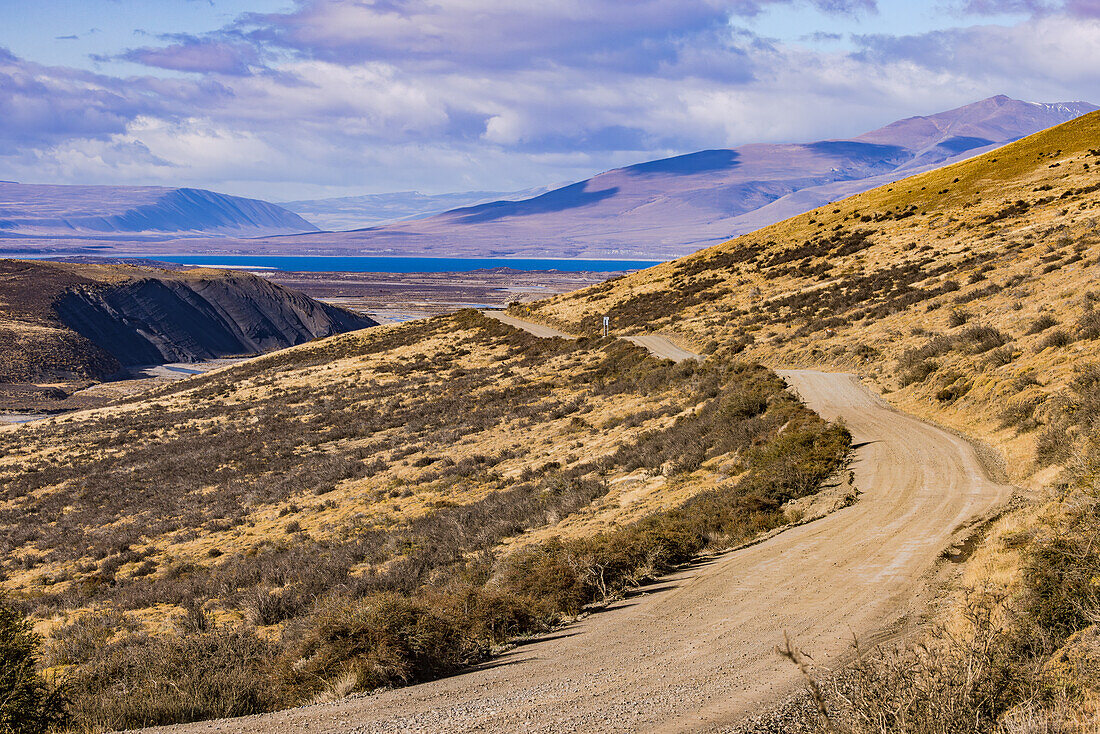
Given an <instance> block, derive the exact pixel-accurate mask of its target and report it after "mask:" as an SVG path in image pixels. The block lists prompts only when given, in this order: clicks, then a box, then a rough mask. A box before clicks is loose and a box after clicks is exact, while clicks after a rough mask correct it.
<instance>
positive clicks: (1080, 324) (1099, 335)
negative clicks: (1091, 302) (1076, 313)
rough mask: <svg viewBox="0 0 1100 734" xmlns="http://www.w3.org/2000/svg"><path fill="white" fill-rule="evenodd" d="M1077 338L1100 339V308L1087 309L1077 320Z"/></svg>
mask: <svg viewBox="0 0 1100 734" xmlns="http://www.w3.org/2000/svg"><path fill="white" fill-rule="evenodd" d="M1077 338H1078V339H1100V310H1097V309H1089V310H1088V311H1086V312H1085V314H1084V315H1083V316H1082V317H1081V318H1080V319H1078V320H1077Z"/></svg>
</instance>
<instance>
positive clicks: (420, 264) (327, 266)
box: [141, 255, 660, 273]
mask: <svg viewBox="0 0 1100 734" xmlns="http://www.w3.org/2000/svg"><path fill="white" fill-rule="evenodd" d="M141 257H145V258H148V259H150V260H160V261H162V262H169V263H177V264H180V265H209V266H211V267H218V266H224V267H231V268H255V269H260V270H286V271H296V272H312V273H324V272H329V273H467V272H469V271H471V270H483V269H486V268H513V269H515V270H560V271H564V272H570V273H578V272H582V271H590V272H600V273H603V272H609V271H618V270H641V269H642V268H649V267H652V266H654V265H656V264H658V263H659V262H660V261H659V260H554V259H538V258H466V257H310V256H304V255H299V256H295V255H286V256H284V255H141Z"/></svg>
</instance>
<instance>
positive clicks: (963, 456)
mask: <svg viewBox="0 0 1100 734" xmlns="http://www.w3.org/2000/svg"><path fill="white" fill-rule="evenodd" d="M782 374H783V376H784V378H785V379H786V380H787V381H788V382H789V384H791V386H792V387H793V388H794V389H795V390H797V391H798V393H799V394H800V395H801V396H802V398H803V399H804V400H805V401H806V402H807V403H808V404H809V405H810V407H812V408H813V409H814V410H816V411H818V412H819V413H820V414H821V415H823V416H824V417H826V418H829V419H835V418H843V419H844V420H845V421H846V423H847V425H848V427H849V429H850V430H851V432H852V435H853V438H854V441H855V445H856V450H855V460H854V463H853V466H852V469H853V471H854V473H855V482H856V486H857V487H859V488H860V489H861V490H862V491H863V495H862V497H861V498H860V500H859V501H858V502H857V503H856V504H855V505H853V506H851V507H848V508H845V509H843V510H840V511H838V512H835V513H833V514H831V515H828V516H826V517H824V518H822V519H820V520H816V521H814V522H812V523H808V524H806V525H802V526H798V527H795V528H792V529H790V530H787V531H786V532H783V533H780V534H778V535H776V536H774V537H772V538H770V539H768V540H766V541H765V542H762V543H759V544H757V545H754V546H750V547H747V548H743V549H740V550H737V551H733V552H729V553H726V554H724V555H722V556H719V557H717V558H714V559H711V560H709V561H707V562H704V563H701V564H699V565H697V566H695V567H692V568H689V569H685V570H683V571H681V572H680V573H677V574H675V575H673V576H671V577H669V578H668V579H666V580H664V581H662V582H661V583H659V584H657V585H656V586H655V587H652V588H651V589H649V591H648V593H645V594H643V595H640V596H636V597H634V598H631V599H629V600H626V601H624V602H620V603H618V604H615V605H614V606H612V607H611V608H609V609H607V610H606V611H603V612H600V613H598V614H595V615H593V616H591V617H588V618H587V619H584V620H582V621H580V622H578V623H576V624H574V625H572V626H570V627H567V628H566V629H564V630H562V631H560V632H558V633H557V634H554V635H550V636H549V637H547V638H545V639H542V640H539V641H537V642H534V643H531V644H526V645H522V646H520V647H517V648H516V649H514V650H512V651H511V652H509V653H507V654H505V655H503V656H502V657H500V658H497V659H495V660H493V661H492V662H490V663H488V664H486V665H484V666H482V667H479V668H477V669H475V670H473V671H471V672H468V673H465V674H462V675H458V676H454V677H451V678H446V679H443V680H439V681H435V682H432V683H426V684H422V685H418V686H412V687H409V688H405V689H399V690H394V691H387V692H384V693H380V694H376V695H370V696H363V697H358V698H350V699H345V700H343V701H339V702H336V703H330V704H321V705H316V706H310V707H305V708H298V709H291V710H289V711H284V712H279V713H275V714H266V715H263V716H256V717H248V718H244V719H236V720H227V721H219V722H209V723H199V724H191V725H185V726H180V727H169V728H166V729H158V730H157V731H174V732H187V733H188V734H192V733H197V732H214V731H217V732H223V733H230V732H241V733H244V732H249V733H252V732H260V733H262V734H284V733H285V734H289V733H290V732H302V731H308V732H357V733H358V732H364V733H365V732H424V733H425V734H436V733H438V734H443V733H444V732H446V733H448V734H457V733H459V732H543V733H546V734H550V733H551V732H554V733H557V732H574V731H575V732H594V731H599V732H605V731H621V732H628V731H630V732H633V731H642V732H662V733H663V732H686V731H722V730H723V729H724V728H726V727H729V726H731V725H733V724H735V723H736V722H738V721H739V720H741V719H742V718H744V717H746V716H748V715H750V714H753V713H756V712H758V711H759V710H760V709H761V708H762V707H764V706H766V705H768V704H770V703H773V702H776V701H777V700H779V699H781V698H782V697H784V696H785V695H787V694H789V693H790V692H792V691H793V690H794V689H796V688H797V687H798V686H799V685H800V679H799V674H798V671H797V670H795V669H794V667H793V666H792V665H791V664H790V663H788V662H785V661H782V660H781V659H780V658H779V657H778V656H777V655H776V653H775V647H776V646H777V645H778V644H781V643H782V641H783V635H784V632H787V633H789V634H790V635H791V637H792V639H793V640H794V641H795V643H796V645H797V646H798V647H799V648H800V649H802V650H803V651H805V652H806V653H809V654H810V655H812V656H813V659H814V661H815V662H816V663H817V664H819V665H824V666H828V665H830V664H833V663H837V662H839V661H842V660H843V659H844V658H845V657H846V656H847V655H848V654H849V652H850V645H851V642H852V639H853V635H855V636H858V637H859V638H860V639H862V640H864V641H866V640H874V639H878V638H879V637H880V636H881V635H882V634H883V633H884V632H886V633H888V632H889V631H890V630H892V629H895V628H896V627H897V626H898V624H899V622H900V621H902V620H904V619H906V618H912V617H913V616H915V615H918V614H919V613H920V611H921V610H922V609H923V608H924V599H923V596H924V595H923V594H919V593H917V591H916V589H917V588H918V587H920V586H921V581H922V580H923V579H927V578H930V577H931V576H932V572H933V571H934V569H935V568H937V564H938V563H944V562H945V561H942V560H940V555H941V551H943V550H944V549H945V548H946V547H947V546H948V545H949V544H950V543H952V542H954V541H957V540H959V539H960V534H961V533H963V532H965V531H963V530H961V528H963V527H965V526H966V525H967V524H968V523H971V522H972V521H974V520H976V519H978V518H982V517H985V516H988V515H989V514H990V513H992V512H993V511H994V510H995V509H996V508H997V507H998V506H999V505H1000V504H1001V503H1002V502H1003V501H1004V500H1005V499H1007V497H1008V495H1009V493H1010V488H1009V487H1006V486H1002V485H999V484H997V483H995V482H993V481H991V480H990V479H989V478H988V477H987V475H986V473H985V470H984V468H983V465H982V463H981V461H980V460H979V458H978V456H977V454H976V452H975V450H974V449H973V447H972V446H971V445H970V444H969V443H967V442H966V441H965V440H963V439H962V438H959V437H958V436H955V435H953V434H950V433H947V432H945V431H943V430H940V429H939V428H936V427H934V426H932V425H929V424H927V423H924V422H922V421H920V420H918V419H916V418H914V417H911V416H909V415H906V414H903V413H899V412H897V411H896V410H894V409H893V408H891V407H890V406H889V405H887V404H886V403H885V402H884V401H882V400H881V399H880V398H879V397H877V396H876V395H874V394H872V393H871V392H870V391H868V390H867V389H866V388H864V387H863V386H862V385H861V384H860V383H859V381H858V380H857V379H856V378H855V377H853V376H851V375H846V374H827V373H821V372H812V371H792V372H785V373H782Z"/></svg>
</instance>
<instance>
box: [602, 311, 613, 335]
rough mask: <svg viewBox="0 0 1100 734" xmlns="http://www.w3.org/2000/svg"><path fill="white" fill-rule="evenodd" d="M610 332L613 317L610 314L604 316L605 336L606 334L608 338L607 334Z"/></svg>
mask: <svg viewBox="0 0 1100 734" xmlns="http://www.w3.org/2000/svg"><path fill="white" fill-rule="evenodd" d="M610 332H611V317H610V316H604V317H603V336H604V338H605V339H606V338H607V335H608V334H609V333H610Z"/></svg>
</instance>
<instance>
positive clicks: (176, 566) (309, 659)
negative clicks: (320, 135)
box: [0, 311, 848, 728]
mask: <svg viewBox="0 0 1100 734" xmlns="http://www.w3.org/2000/svg"><path fill="white" fill-rule="evenodd" d="M847 451H848V437H847V432H846V431H844V430H843V428H840V427H837V426H831V425H829V424H826V423H824V422H823V421H821V419H819V418H818V417H817V416H816V415H814V414H813V413H812V412H810V411H809V410H807V409H806V408H805V407H803V406H802V405H801V404H800V403H799V402H798V401H797V400H796V399H795V398H794V397H793V396H792V395H790V394H789V393H788V392H787V391H786V390H785V389H784V384H783V383H782V381H781V380H779V379H778V378H777V377H776V376H775V375H773V374H771V373H770V372H768V371H767V370H765V369H763V368H760V367H757V366H751V365H749V364H746V363H741V362H732V361H730V362H726V361H717V360H708V361H707V362H706V363H696V362H691V361H689V362H684V363H681V364H679V365H676V364H673V363H671V362H667V361H660V360H656V359H654V358H652V357H650V356H648V354H647V353H646V352H645V351H644V350H641V349H639V348H637V347H634V346H633V345H630V344H627V343H625V342H620V341H616V340H597V339H582V340H578V341H568V340H563V339H538V338H536V337H533V336H531V335H529V334H527V333H526V332H522V331H518V330H515V329H513V328H511V327H508V326H505V325H503V324H501V323H499V322H497V321H495V320H491V319H488V318H486V317H483V316H481V315H480V314H478V313H476V312H473V311H465V312H461V313H459V314H457V315H455V316H450V317H440V318H435V319H430V320H426V321H420V322H413V323H409V324H405V325H400V326H395V327H380V328H378V329H372V330H367V331H361V332H355V333H351V334H346V335H342V336H338V337H333V338H330V339H326V340H322V341H317V342H314V343H311V344H308V345H303V346H301V347H297V348H293V349H289V350H285V351H282V352H278V353H275V354H272V355H269V356H266V357H261V358H258V359H255V360H252V361H249V362H247V363H244V364H240V365H237V366H234V367H231V368H227V369H223V370H220V371H217V372H213V373H209V374H207V375H204V376H200V377H195V378H192V379H188V380H185V381H182V382H179V383H173V384H171V385H168V386H165V387H163V388H161V389H159V390H157V391H154V392H152V393H148V394H146V395H143V396H141V397H140V398H138V399H135V400H133V401H131V402H129V403H126V404H122V405H117V406H114V407H110V408H104V409H100V410H97V411H89V412H84V413H75V414H72V415H68V416H65V417H60V418H53V419H50V420H48V421H45V422H41V423H38V424H31V425H27V426H23V427H21V428H19V429H14V430H9V431H6V432H0V540H2V544H3V545H2V555H0V563H2V569H3V579H4V580H3V582H2V588H3V590H4V592H5V593H6V594H7V595H8V596H9V597H10V598H12V599H14V600H17V601H18V603H19V604H20V605H21V607H22V608H23V610H24V611H25V612H27V613H29V614H30V615H31V616H32V617H33V618H34V619H36V620H37V621H38V630H39V631H40V632H42V633H45V634H46V635H47V636H48V638H49V644H48V662H49V663H50V665H51V666H53V667H54V668H55V669H56V670H58V671H62V672H63V673H64V676H65V678H66V679H67V680H68V681H70V682H71V684H72V686H73V690H74V692H75V694H76V695H75V701H76V713H77V721H78V725H79V726H81V727H84V728H94V727H97V726H98V727H106V728H121V727H124V726H136V725H141V724H152V723H165V722H172V721H180V720H188V719H196V718H206V717H211V716H218V715H237V714H245V713H251V712H256V711H261V710H266V709H272V708H278V707H280V706H286V705H291V704H294V703H300V702H305V701H311V700H317V699H318V698H326V697H334V696H339V695H344V694H346V693H348V692H350V691H354V690H364V689H370V688H374V687H377V686H381V685H390V684H400V683H404V682H413V681H418V680H424V679H427V678H432V677H435V676H438V675H441V674H444V673H446V672H449V671H453V670H454V669H456V668H458V667H460V666H462V665H464V664H467V663H470V662H473V661H476V660H479V659H481V658H483V657H484V656H485V655H486V654H488V653H489V652H490V651H491V650H492V649H493V648H494V646H497V645H500V644H502V643H505V642H506V641H507V640H508V639H510V638H511V637H512V636H514V635H517V634H527V633H530V632H535V631H539V630H543V629H546V628H547V627H549V626H550V625H553V624H554V623H555V622H556V621H557V620H559V619H561V618H562V617H563V616H567V615H573V614H577V613H578V612H579V611H580V610H581V608H582V607H583V606H584V605H586V604H588V603H590V602H594V601H600V600H602V599H604V598H607V597H610V596H614V595H615V594H617V593H619V592H620V591H621V590H622V589H624V588H625V587H627V586H630V585H632V584H635V583H638V582H639V581H640V580H643V579H645V578H648V577H650V576H652V575H654V574H658V573H661V572H663V571H665V570H667V569H669V568H671V567H672V566H673V565H675V564H678V563H681V562H683V561H685V560H687V559H689V558H690V557H692V555H694V554H695V553H697V552H699V551H700V550H702V549H704V548H706V547H723V546H727V545H729V544H735V543H738V542H742V541H744V540H746V539H748V538H751V537H753V536H754V535H756V534H758V533H760V532H761V531H764V530H768V529H770V528H774V527H776V526H777V525H780V524H783V523H784V522H786V521H787V518H786V517H785V515H784V509H785V505H786V503H787V502H789V501H790V500H793V499H797V498H800V497H803V496H806V495H809V494H812V493H814V492H816V491H817V489H818V487H819V486H820V485H821V483H822V481H823V480H824V479H825V478H827V477H828V476H830V475H831V474H832V473H834V472H835V471H837V469H838V468H839V467H840V466H841V465H842V464H843V462H844V460H845V457H846V455H847Z"/></svg>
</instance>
